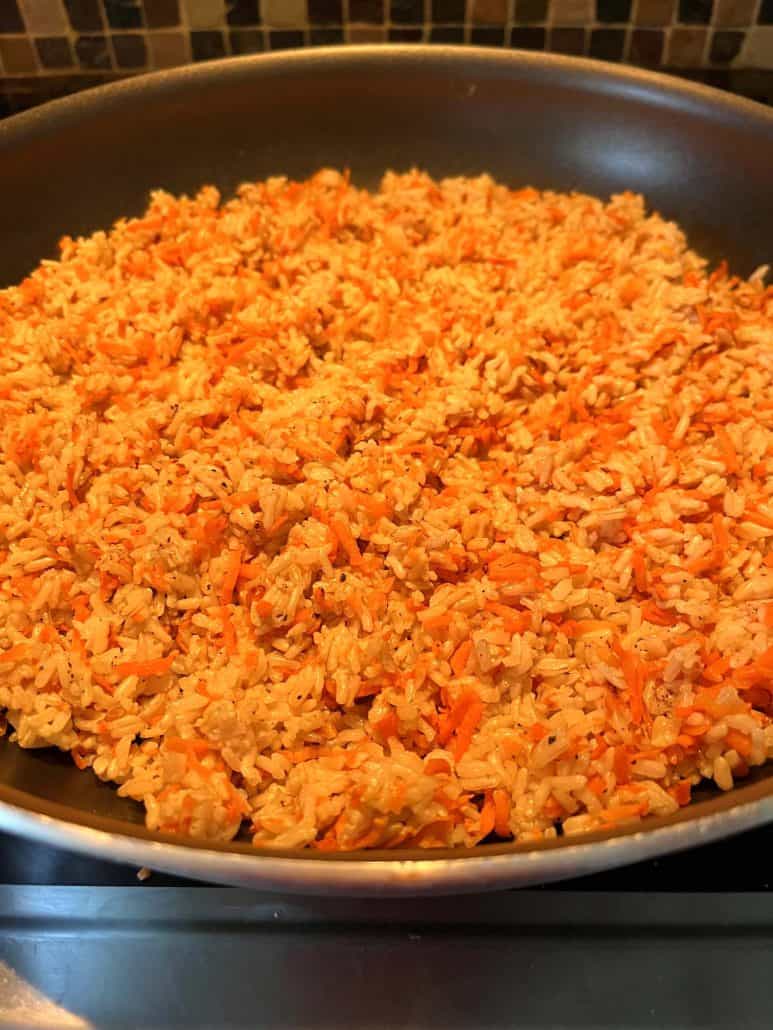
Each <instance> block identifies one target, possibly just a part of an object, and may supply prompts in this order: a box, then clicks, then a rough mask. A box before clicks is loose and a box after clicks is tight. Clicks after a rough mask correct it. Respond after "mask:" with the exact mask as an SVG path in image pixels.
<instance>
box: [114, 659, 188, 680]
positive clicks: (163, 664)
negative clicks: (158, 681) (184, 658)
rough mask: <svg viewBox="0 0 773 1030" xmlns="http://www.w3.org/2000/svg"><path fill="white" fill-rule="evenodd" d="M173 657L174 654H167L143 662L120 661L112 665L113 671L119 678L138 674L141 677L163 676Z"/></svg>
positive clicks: (169, 667) (167, 670)
mask: <svg viewBox="0 0 773 1030" xmlns="http://www.w3.org/2000/svg"><path fill="white" fill-rule="evenodd" d="M175 657H176V655H175V654H168V655H166V657H164V658H151V659H149V660H148V661H145V662H121V663H119V664H118V665H116V666H115V667H114V669H113V672H114V673H115V674H116V676H119V677H121V678H123V677H124V676H139V677H140V678H141V679H142V678H146V677H148V676H163V675H164V674H165V673H167V672H169V670H170V669H171V667H172V663H173V662H174V660H175Z"/></svg>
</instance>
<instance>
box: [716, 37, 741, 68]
mask: <svg viewBox="0 0 773 1030" xmlns="http://www.w3.org/2000/svg"><path fill="white" fill-rule="evenodd" d="M743 40H744V34H743V32H739V31H738V30H737V29H736V30H733V29H720V30H718V31H717V32H715V33H714V34H713V35H712V37H711V47H710V49H709V60H710V61H711V63H712V64H730V62H731V61H734V60H735V59H736V57H738V55H739V54H740V52H741V47H742V46H743Z"/></svg>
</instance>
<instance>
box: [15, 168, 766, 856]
mask: <svg viewBox="0 0 773 1030" xmlns="http://www.w3.org/2000/svg"><path fill="white" fill-rule="evenodd" d="M765 273H766V270H765V269H761V270H759V271H758V272H757V273H755V274H754V275H753V276H752V277H751V278H750V279H749V280H746V281H743V280H740V279H738V278H735V277H732V276H731V275H730V274H729V272H728V270H727V268H726V266H725V265H724V264H723V265H721V266H720V267H719V268H717V269H716V270H714V271H713V272H711V273H709V270H708V268H707V264H706V262H705V261H704V260H703V259H702V258H700V257H699V256H698V255H696V254H695V253H693V252H692V251H690V250H689V249H687V245H686V242H685V239H684V236H683V234H682V232H681V231H680V230H679V228H678V227H677V226H676V225H675V224H673V223H671V222H667V221H665V220H663V219H662V218H661V217H659V216H658V215H656V214H647V213H646V211H645V207H644V202H643V200H642V198H641V197H638V196H634V195H632V194H630V193H625V194H622V195H619V196H615V197H612V199H611V200H610V201H609V203H603V202H602V201H600V200H597V199H594V198H592V197H588V196H583V195H579V194H572V195H562V194H556V193H550V192H543V193H540V192H537V191H536V190H534V189H520V190H517V191H512V190H509V189H507V188H505V187H503V186H500V185H497V184H496V183H494V182H493V181H492V180H491V179H490V178H488V177H486V176H482V177H480V178H477V179H447V180H444V181H441V182H434V181H433V180H432V179H430V178H429V177H428V176H426V175H424V174H422V173H419V172H411V173H409V174H405V175H396V174H392V173H390V174H387V175H386V176H385V178H384V180H383V183H382V185H381V187H380V189H379V190H378V191H377V192H372V193H371V192H366V191H364V190H360V189H357V188H355V187H354V186H353V185H352V184H351V183H350V182H349V179H348V176H347V175H341V174H339V173H338V172H336V171H332V170H324V171H321V172H319V173H318V174H317V175H315V176H314V177H313V178H312V179H310V180H309V181H308V182H306V183H297V182H291V181H288V180H287V179H284V178H275V179H270V180H268V181H266V182H262V183H257V184H249V185H245V186H242V187H241V188H240V190H239V191H238V194H237V196H236V198H235V199H233V200H231V201H229V202H227V203H221V200H220V196H219V194H218V192H217V190H216V189H214V188H213V187H205V188H204V189H202V190H201V191H200V193H199V194H198V195H197V196H196V197H195V198H194V199H189V198H186V197H180V198H175V197H173V196H170V195H169V194H167V193H163V192H158V193H155V194H154V195H153V197H152V202H151V204H150V207H149V208H148V211H147V212H146V214H145V215H143V216H142V217H141V218H136V219H128V220H121V221H119V222H118V223H117V224H116V225H115V226H114V227H113V229H112V230H110V231H109V232H97V233H95V234H94V235H92V236H91V237H89V238H86V239H78V240H73V239H70V238H67V237H66V238H64V239H63V240H62V241H61V257H60V260H59V261H43V262H42V263H41V264H40V266H39V267H38V268H37V269H36V270H35V271H34V272H33V273H32V274H31V275H30V276H29V277H28V278H27V279H25V280H24V281H23V282H22V283H21V284H20V285H19V286H16V287H12V288H9V289H7V290H5V291H2V292H0V338H1V339H2V341H3V346H2V349H0V414H1V416H2V417H1V418H0V449H1V450H2V460H1V461H0V706H1V707H2V708H3V709H5V711H6V718H7V721H8V725H9V729H10V730H11V732H12V739H13V740H15V741H16V742H17V743H18V744H19V745H21V746H22V747H28V748H34V747H47V746H55V747H58V748H61V749H63V750H67V751H70V752H71V754H72V757H73V759H74V761H75V762H76V763H77V765H78V766H79V767H80V768H91V769H92V770H93V772H94V773H95V774H96V775H97V776H98V777H100V778H101V779H103V780H108V781H112V782H114V783H116V784H118V792H119V794H120V795H122V796H124V797H127V798H132V799H135V800H136V801H138V802H141V803H142V804H143V805H144V807H145V810H146V819H147V825H148V827H149V828H150V829H153V830H160V831H166V832H171V833H179V834H189V835H192V836H196V837H200V838H209V839H219V840H229V839H232V838H233V837H235V836H236V835H237V834H238V833H242V834H244V833H248V834H249V835H250V837H251V839H252V841H253V842H254V843H255V844H256V845H260V846H273V847H281V848H296V847H304V846H311V847H316V848H321V849H329V850H342V849H347V850H350V849H362V848H381V847H390V848H391V847H400V846H414V847H415V846H418V847H425V848H432V847H436V846H466V847H470V846H473V845H475V844H477V843H478V842H479V841H481V840H484V839H486V838H489V837H490V835H492V834H494V835H496V836H498V837H500V838H514V839H517V840H519V841H532V840H538V839H541V838H545V837H552V836H555V835H556V834H563V833H566V834H574V833H581V832H584V831H587V830H591V829H599V828H601V829H606V828H612V827H615V826H617V825H619V824H621V823H627V822H634V821H637V820H641V819H642V818H644V817H646V816H647V815H649V814H658V815H665V814H669V813H672V812H674V811H676V810H677V809H678V808H679V807H680V806H682V805H686V804H688V803H689V801H690V794H691V790H692V788H693V787H694V786H695V785H696V784H698V783H699V782H700V781H701V780H702V779H706V780H713V781H714V782H715V783H716V784H717V785H718V786H719V787H720V788H721V789H723V790H729V789H731V788H732V787H733V785H734V783H735V782H736V780H737V779H739V778H740V777H743V776H745V775H746V774H747V773H748V771H749V770H750V769H751V768H752V767H753V766H759V765H761V764H762V763H764V762H765V761H767V760H768V759H769V758H770V757H771V755H773V725H772V724H771V715H772V714H773V546H772V545H771V541H772V540H773V496H772V494H773V393H772V392H771V385H772V380H773V288H771V287H767V288H766V286H765V285H764V277H765Z"/></svg>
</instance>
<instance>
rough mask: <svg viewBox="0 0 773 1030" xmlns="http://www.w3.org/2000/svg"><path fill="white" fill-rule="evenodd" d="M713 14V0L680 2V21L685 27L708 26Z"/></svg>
mask: <svg viewBox="0 0 773 1030" xmlns="http://www.w3.org/2000/svg"><path fill="white" fill-rule="evenodd" d="M712 13H713V2H712V0H679V21H680V22H681V23H682V24H683V25H708V23H709V22H710V21H711V15H712Z"/></svg>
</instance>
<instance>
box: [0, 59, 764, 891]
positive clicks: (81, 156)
mask: <svg viewBox="0 0 773 1030" xmlns="http://www.w3.org/2000/svg"><path fill="white" fill-rule="evenodd" d="M324 165H332V166H336V167H339V168H341V167H344V166H346V167H349V168H350V169H351V170H352V176H353V178H354V180H355V181H356V182H358V183H359V184H361V185H364V186H374V185H375V184H376V182H377V181H378V179H379V178H380V176H381V175H382V174H383V172H384V171H385V170H386V169H388V168H393V169H398V170H405V169H407V168H409V167H411V166H419V167H422V168H424V169H426V170H428V171H429V172H430V173H432V174H434V175H439V176H442V175H471V174H477V173H480V172H481V171H487V172H489V173H491V174H492V175H493V176H494V177H495V178H496V179H498V180H500V181H502V182H505V183H507V184H510V185H513V186H516V185H525V184H531V185H535V186H539V187H542V188H552V189H556V190H564V191H566V190H573V189H578V190H583V191H587V192H589V193H593V194H597V195H601V196H605V195H608V194H610V193H613V192H618V191H621V190H624V189H631V190H635V191H640V192H642V193H644V194H645V195H646V197H647V199H648V201H649V203H650V204H651V205H652V206H653V207H655V208H657V209H658V210H659V211H660V212H661V213H662V214H664V215H665V216H666V217H668V218H674V219H677V220H678V221H679V222H680V223H681V225H682V226H683V227H684V228H685V229H686V231H687V233H688V237H689V240H690V242H691V244H692V245H693V246H694V247H695V248H696V249H697V250H699V251H701V252H702V253H704V254H705V255H706V256H708V257H709V258H711V259H714V260H716V259H719V258H720V257H725V258H727V259H728V260H729V262H730V264H731V267H733V269H734V270H735V271H737V272H739V273H742V274H749V273H750V272H751V271H752V270H753V269H754V268H755V267H757V266H758V265H760V264H763V263H765V262H766V261H767V260H769V259H770V257H771V241H772V240H773V204H771V202H770V174H771V169H773V112H770V111H768V110H767V109H766V108H763V107H762V106H759V105H756V104H753V103H751V102H748V101H745V100H740V99H737V98H733V97H730V96H726V95H723V94H720V93H718V92H716V91H713V90H710V89H707V88H704V87H702V86H697V85H692V84H687V83H684V82H681V81H678V80H676V79H670V78H667V77H665V76H661V75H656V74H652V73H649V72H643V71H636V70H632V69H625V68H617V67H612V66H610V65H605V64H600V63H597V62H592V61H583V60H576V59H570V58H563V57H555V56H549V55H529V54H523V53H518V52H496V51H488V50H477V49H473V48H464V49H457V48H435V47H433V48H423V47H410V46H409V47H388V48H385V47H353V48H347V49H335V50H333V49H327V50H315V51H307V52H300V51H299V52H288V53H279V54H271V55H267V56H261V57H257V58H243V59H239V60H230V61H217V62H212V63H209V64H205V65H201V66H198V67H188V68H182V69H178V70H175V71H169V72H162V73H158V74H154V75H147V76H141V77H138V78H136V79H133V80H129V81H124V82H121V83H117V84H114V85H110V86H107V87H103V88H100V89H95V90H90V91H88V92H86V93H83V94H79V95H76V96H74V97H70V98H66V99H64V100H59V101H56V102H54V103H51V104H48V105H46V106H44V107H42V108H40V109H37V110H34V111H31V112H29V113H27V114H24V115H20V116H18V117H16V118H12V119H10V120H9V121H8V122H5V123H3V124H0V285H8V284H10V283H13V282H17V281H19V280H20V279H21V278H22V277H23V276H24V275H26V274H27V273H28V272H29V271H30V270H31V269H32V268H33V267H34V266H35V265H36V264H37V263H38V261H39V260H40V259H41V258H43V257H46V256H52V255H53V254H54V249H55V243H56V240H57V239H58V238H59V237H60V236H61V235H63V234H65V233H69V234H71V235H74V234H78V233H88V232H91V231H93V230H95V229H97V228H101V227H104V226H106V225H109V224H110V223H111V222H112V221H113V220H115V219H116V218H117V217H119V216H121V215H126V214H139V213H140V212H141V210H142V209H143V207H144V205H145V202H146V199H147V194H148V191H149V190H150V189H152V188H155V187H159V186H162V187H164V188H166V189H168V190H170V191H172V192H175V193H179V192H189V191H192V190H195V189H196V188H197V187H198V186H200V185H202V184H203V183H208V182H214V183H215V184H216V185H217V186H219V187H220V189H221V190H223V191H224V192H225V193H226V194H227V193H228V192H229V191H231V190H233V188H234V187H235V186H236V185H237V184H238V183H239V182H241V181H243V180H245V179H260V178H264V177H266V176H269V175H273V174H286V175H289V176H291V177H293V178H303V177H304V176H306V175H308V174H310V173H312V172H314V171H315V170H316V169H318V168H319V167H321V166H324ZM771 817H773V773H772V772H768V771H767V770H765V769H763V770H761V771H758V773H757V775H756V777H755V778H752V779H749V780H747V781H745V783H744V785H743V786H740V787H738V788H737V789H735V790H733V791H731V792H730V793H728V794H725V795H721V796H716V795H715V794H713V793H712V791H711V790H710V789H708V788H705V789H702V790H700V791H698V792H697V798H696V801H695V802H694V803H693V804H692V805H690V806H689V807H688V808H686V809H683V810H681V811H680V812H678V813H677V814H675V815H674V816H671V817H668V818H663V819H652V820H650V821H648V822H646V823H645V824H644V826H643V828H642V826H641V825H638V826H636V827H635V828H633V829H631V828H621V829H618V830H616V831H615V832H612V833H596V834H591V835H588V836H586V837H581V838H577V837H575V838H572V839H570V840H567V839H566V838H560V839H557V840H554V841H546V842H543V843H541V844H539V845H534V844H529V845H519V844H517V843H516V844H494V845H482V846H479V847H478V848H477V849H475V850H474V851H465V852H458V851H454V852H449V851H438V852H434V851H433V852H430V853H428V852H426V851H405V852H401V854H400V857H399V858H395V853H394V852H382V853H379V852H369V853H367V854H355V855H343V856H341V855H335V856H330V855H329V854H320V853H319V852H309V851H298V852H286V851H284V852H276V851H274V852H272V851H270V850H260V849H256V848H254V847H252V846H251V845H249V844H248V843H242V842H239V841H236V842H233V843H230V844H226V845H212V844H210V843H207V844H201V843H197V842H196V841H190V840H181V839H179V838H174V837H170V836H164V835H162V834H153V833H150V832H148V831H146V830H145V828H144V826H143V822H142V812H141V810H140V808H139V806H136V805H135V804H134V803H133V802H130V801H128V800H125V799H121V798H119V797H118V796H117V795H116V793H115V791H114V789H113V788H111V787H108V786H107V785H105V784H103V783H100V782H99V781H97V780H96V778H94V777H93V776H92V775H91V774H89V773H81V772H79V771H77V770H76V769H75V768H74V767H73V766H72V765H71V764H70V762H69V758H68V757H66V756H63V755H61V754H59V753H54V752H51V751H46V750H41V751H22V750H21V749H19V748H17V747H16V746H15V745H12V744H10V743H8V742H7V741H3V742H2V743H0V827H2V828H4V829H7V830H10V831H13V832H16V833H19V834H24V835H26V836H28V837H31V838H34V839H37V840H40V841H45V842H48V843H51V844H55V845H59V846H64V847H68V848H71V849H74V850H78V851H81V852H85V853H90V854H93V855H95V856H100V857H104V858H112V859H115V860H117V861H122V862H131V863H135V864H136V865H138V866H140V865H143V866H150V867H151V868H155V869H159V870H164V871H167V872H172V873H178V874H181V875H187V876H192V877H197V878H201V879H207V880H212V881H218V882H222V883H234V884H242V885H250V886H260V887H263V888H272V889H283V890H290V891H297V892H305V893H335V892H338V893H348V894H388V893H404V894H405V893H407V894H410V893H413V894H418V893H426V892H435V893H443V892H445V893H450V892H458V891H477V890H484V889H489V888H494V887H505V886H520V885H525V884H534V883H538V882H546V881H549V880H556V879H560V878H562V877H569V876H576V875H580V874H584V873H590V872H595V871H599V870H603V869H607V868H610V867H612V866H615V865H620V864H623V863H628V862H634V861H637V860H641V859H644V858H648V857H651V856H654V855H661V854H664V853H666V852H669V851H673V850H678V849H682V848H687V847H691V846H694V845H696V844H700V843H701V842H705V841H710V840H714V839H717V838H720V837H725V836H728V835H731V834H733V833H737V832H739V831H741V830H744V829H746V828H749V827H752V826H756V825H759V824H761V823H763V822H765V821H767V820H768V819H770V818H771Z"/></svg>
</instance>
